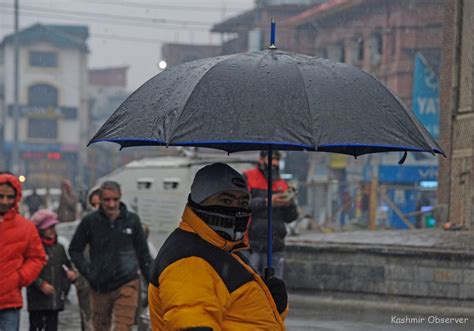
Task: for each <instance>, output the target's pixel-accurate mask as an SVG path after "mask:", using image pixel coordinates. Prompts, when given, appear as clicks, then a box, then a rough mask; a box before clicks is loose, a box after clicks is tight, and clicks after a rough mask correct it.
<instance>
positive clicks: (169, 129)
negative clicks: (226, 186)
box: [90, 49, 443, 270]
mask: <svg viewBox="0 0 474 331" xmlns="http://www.w3.org/2000/svg"><path fill="white" fill-rule="evenodd" d="M100 141H111V142H116V143H118V144H120V145H121V147H130V146H143V145H158V146H201V147H208V148H216V149H221V150H224V151H227V152H237V151H247V150H262V149H266V150H268V151H269V152H270V153H269V155H268V158H269V164H271V157H272V153H271V151H272V150H310V151H324V152H335V153H343V154H349V155H353V156H355V157H357V156H358V155H362V154H366V153H376V152H387V151H405V152H407V151H414V152H429V153H433V154H434V153H439V154H443V152H442V150H441V148H440V147H439V146H438V144H437V143H436V142H435V141H434V140H433V139H432V137H431V136H430V134H429V133H428V131H427V130H426V129H425V128H424V127H423V126H422V125H421V124H420V122H419V121H418V120H417V119H416V117H415V115H414V114H413V113H412V112H411V111H410V110H409V109H408V108H407V107H406V106H405V105H404V104H403V103H402V102H401V100H400V99H399V98H398V97H396V96H395V95H394V94H393V93H391V92H390V90H389V89H388V88H387V87H385V86H384V85H383V84H382V83H381V82H379V81H378V80H377V79H376V78H374V77H373V76H371V75H370V74H368V73H366V72H364V71H362V70H360V69H357V68H355V67H353V66H350V65H346V64H343V63H334V62H331V61H328V60H325V59H317V58H313V57H309V56H304V55H300V54H292V53H286V52H282V51H279V50H276V49H269V50H265V51H261V52H253V53H245V54H233V55H228V56H220V57H213V58H208V59H204V60H198V61H193V62H189V63H185V64H182V65H178V66H175V67H172V68H170V69H167V70H165V71H163V72H161V73H160V74H158V75H156V76H155V77H153V78H151V79H150V80H149V81H147V82H146V83H145V84H143V85H142V86H141V87H139V88H138V89H137V90H136V91H135V92H133V94H132V95H131V96H130V97H128V99H127V100H125V102H124V103H122V105H120V107H119V108H118V109H117V110H116V111H115V113H114V114H113V115H112V116H111V117H110V118H109V119H108V120H107V121H106V122H105V124H104V125H103V126H102V127H101V128H100V130H99V131H98V132H97V133H96V135H95V136H94V137H93V138H92V139H91V141H90V143H95V142H100ZM405 156H406V155H405ZM268 180H269V185H268V187H269V192H268V201H269V206H268V210H269V213H268V214H269V222H268V224H269V225H268V238H269V244H268V254H267V258H268V265H269V267H271V243H272V238H271V237H272V236H271V235H272V233H271V178H269V179H268ZM269 270H271V268H270V269H269Z"/></svg>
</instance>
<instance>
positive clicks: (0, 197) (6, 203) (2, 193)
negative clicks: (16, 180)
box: [0, 184, 16, 215]
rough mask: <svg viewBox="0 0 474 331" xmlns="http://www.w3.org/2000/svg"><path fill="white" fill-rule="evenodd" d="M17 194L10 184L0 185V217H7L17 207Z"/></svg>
mask: <svg viewBox="0 0 474 331" xmlns="http://www.w3.org/2000/svg"><path fill="white" fill-rule="evenodd" d="M15 198H16V192H15V190H14V189H13V187H11V186H10V185H8V184H1V185H0V215H5V214H6V213H7V212H8V211H9V210H10V209H12V208H13V206H14V205H15Z"/></svg>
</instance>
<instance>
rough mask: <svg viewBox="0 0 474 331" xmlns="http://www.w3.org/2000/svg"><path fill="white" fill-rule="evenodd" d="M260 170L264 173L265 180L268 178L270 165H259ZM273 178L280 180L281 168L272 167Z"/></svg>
mask: <svg viewBox="0 0 474 331" xmlns="http://www.w3.org/2000/svg"><path fill="white" fill-rule="evenodd" d="M258 168H259V169H260V171H261V172H262V173H263V175H264V176H265V178H268V164H266V163H265V164H261V163H259V164H258ZM272 178H273V179H277V178H280V167H279V166H272Z"/></svg>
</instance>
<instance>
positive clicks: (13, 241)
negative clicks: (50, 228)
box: [0, 173, 46, 331]
mask: <svg viewBox="0 0 474 331" xmlns="http://www.w3.org/2000/svg"><path fill="white" fill-rule="evenodd" d="M21 193H22V192H21V184H20V181H19V180H18V178H17V177H16V176H15V175H13V174H10V173H0V330H2V331H3V330H8V331H10V330H12V331H14V330H18V329H19V324H20V308H21V307H22V306H23V300H22V296H21V288H22V287H25V286H28V285H30V284H31V283H32V282H33V281H34V280H35V279H36V278H37V277H38V275H39V274H40V272H41V270H42V269H43V266H44V265H45V264H46V254H45V252H44V249H43V244H42V243H41V239H40V237H39V234H38V230H36V227H35V225H34V224H33V223H32V222H30V221H28V220H26V219H25V218H23V217H22V216H21V215H20V214H19V213H18V202H19V201H20V199H21Z"/></svg>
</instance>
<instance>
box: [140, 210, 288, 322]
mask: <svg viewBox="0 0 474 331" xmlns="http://www.w3.org/2000/svg"><path fill="white" fill-rule="evenodd" d="M238 247H245V245H244V244H243V242H231V241H226V240H225V239H223V238H222V237H221V236H219V235H218V234H217V233H215V232H214V231H213V230H212V229H211V228H210V227H208V226H207V225H206V224H205V223H204V222H203V221H202V220H201V219H200V218H199V217H198V216H197V215H196V214H195V213H194V212H193V211H192V210H191V209H190V208H186V209H185V211H184V214H183V218H182V221H181V223H180V225H179V228H178V229H176V230H175V231H174V232H173V233H172V234H171V235H170V237H169V238H168V239H167V240H166V242H165V243H164V244H163V247H162V248H161V250H160V253H159V254H158V256H157V258H156V260H155V263H154V266H153V268H152V277H151V283H150V286H149V288H148V300H149V304H150V318H151V325H152V329H153V330H186V329H191V328H197V327H201V328H204V329H203V330H205V328H207V329H208V330H211V329H212V330H214V331H217V330H236V331H237V330H238V331H245V330H253V331H255V330H266V331H267V330H285V326H284V324H283V320H284V318H285V317H286V314H287V311H288V307H287V308H286V310H285V312H283V314H281V315H280V314H279V313H278V310H277V307H276V305H275V302H274V301H273V298H272V295H271V293H270V291H269V290H268V288H267V286H266V285H265V283H264V282H263V280H262V278H261V277H260V276H259V275H258V274H256V273H255V272H254V271H253V269H252V268H251V267H249V266H248V265H247V264H246V263H245V262H244V261H243V260H242V259H241V258H240V256H239V254H238V253H237V252H236V250H237V248H238Z"/></svg>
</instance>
